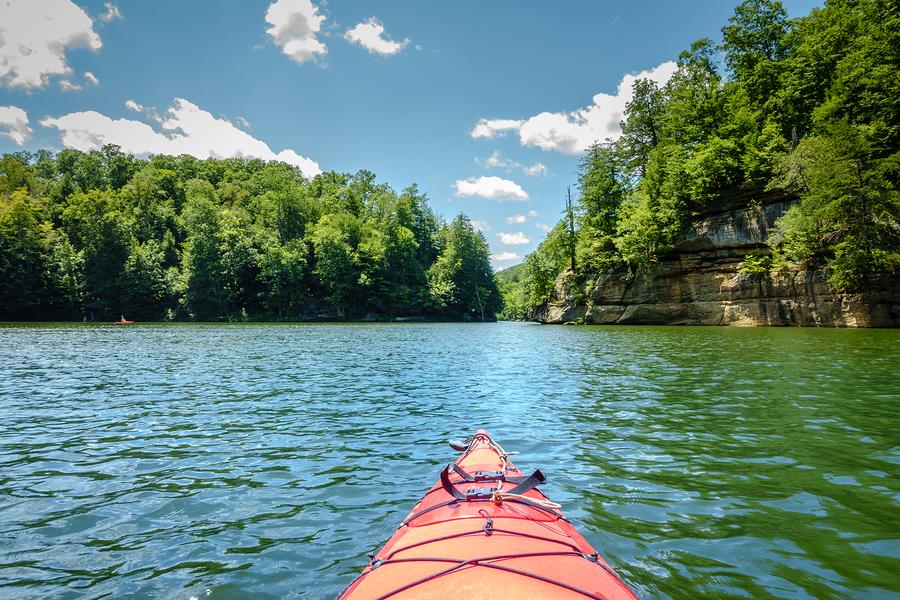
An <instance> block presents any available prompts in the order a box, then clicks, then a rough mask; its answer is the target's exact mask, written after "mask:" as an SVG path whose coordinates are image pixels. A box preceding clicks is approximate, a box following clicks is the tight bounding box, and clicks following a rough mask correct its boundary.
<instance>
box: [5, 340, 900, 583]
mask: <svg viewBox="0 0 900 600" xmlns="http://www.w3.org/2000/svg"><path fill="white" fill-rule="evenodd" d="M898 373H900V332H897V331H884V330H868V331H864V330H797V329H750V330H736V329H717V328H592V327H541V326H536V325H527V324H510V323H500V324H489V325H478V324H471V325H461V324H437V325H423V324H403V325H379V324H372V325H239V326H238V325H234V326H230V325H157V326H135V327H131V328H115V327H112V326H109V327H104V326H78V325H62V326H54V325H43V326H23V327H14V326H6V327H0V402H2V404H0V406H2V409H0V410H2V412H0V597H9V596H12V597H22V598H31V597H33V598H45V597H63V598H75V597H78V598H81V597H88V598H90V597H101V596H107V595H112V596H115V597H148V596H156V597H176V598H184V599H188V598H192V597H193V598H213V599H215V598H238V597H254V598H280V597H285V596H291V597H296V596H297V595H298V594H299V596H300V597H302V598H328V597H333V596H335V595H336V594H337V593H339V592H340V590H341V589H342V588H343V587H344V586H345V585H347V584H348V583H349V582H350V581H351V580H352V578H353V577H354V576H355V574H356V573H357V572H358V571H359V570H360V569H361V568H362V567H363V566H364V564H365V562H366V560H367V558H366V554H367V553H368V552H371V551H373V550H375V549H377V548H378V547H380V546H381V545H382V544H383V543H384V542H385V540H386V539H387V538H388V537H389V536H390V534H391V532H392V531H393V530H394V528H395V527H397V525H398V524H399V522H400V520H401V519H402V518H403V516H404V515H405V514H406V513H407V512H408V511H409V509H410V508H411V506H412V505H413V504H414V503H415V501H416V500H417V499H418V498H419V497H420V496H421V495H422V493H424V491H425V490H426V489H427V488H428V487H429V486H430V485H431V484H432V483H433V481H434V479H435V478H436V476H437V472H438V469H439V468H440V466H441V465H442V464H443V463H445V462H447V461H449V460H451V459H452V458H453V457H454V455H455V453H454V452H453V451H452V450H450V449H449V448H448V447H447V445H446V442H445V441H446V440H447V439H448V438H460V437H464V436H466V435H467V434H469V433H471V432H472V431H473V430H474V429H476V428H478V427H484V428H486V429H488V430H489V431H491V432H492V433H493V434H494V435H495V437H497V439H498V441H500V442H501V443H502V444H503V445H504V446H505V447H506V448H508V449H511V450H519V451H520V452H521V454H520V456H519V457H517V459H516V461H517V463H519V465H520V467H522V468H523V469H531V468H535V467H540V468H541V469H542V470H543V471H544V472H545V473H546V474H547V475H548V479H549V481H548V484H547V485H546V486H544V491H545V492H546V493H547V494H548V495H549V496H550V497H551V498H552V499H553V500H556V501H558V502H561V503H562V504H563V507H564V510H565V511H566V513H567V515H568V516H569V517H571V518H572V520H573V521H574V523H575V524H576V526H577V527H578V528H579V530H580V531H581V532H582V533H583V534H584V535H585V537H587V538H588V540H589V541H590V542H591V543H593V544H594V545H595V546H596V547H597V548H598V549H600V550H601V552H602V553H604V554H605V555H606V557H607V558H608V559H609V561H610V562H612V563H613V565H614V566H616V568H617V569H618V570H619V572H620V574H621V575H622V576H623V577H624V578H625V579H626V580H627V581H628V582H629V583H630V584H631V585H632V586H633V587H634V588H635V589H636V590H637V591H638V592H639V593H640V594H641V595H643V596H645V597H652V598H686V597H704V598H756V599H759V598H785V597H790V598H873V599H874V598H900V525H898V524H900V519H898V514H900V511H898V508H900V478H898V475H900V437H898V425H897V416H896V415H897V413H898V409H900V386H898V377H897V374H898Z"/></svg>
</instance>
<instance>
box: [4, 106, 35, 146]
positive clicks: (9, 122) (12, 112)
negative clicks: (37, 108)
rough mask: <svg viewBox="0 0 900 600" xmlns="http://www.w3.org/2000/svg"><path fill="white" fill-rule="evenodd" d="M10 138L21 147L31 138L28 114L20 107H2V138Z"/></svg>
mask: <svg viewBox="0 0 900 600" xmlns="http://www.w3.org/2000/svg"><path fill="white" fill-rule="evenodd" d="M4 137H8V138H9V139H11V140H12V141H14V142H15V143H16V144H18V145H19V146H21V145H22V144H24V143H25V142H27V141H28V138H30V137H31V127H29V126H28V113H26V112H25V111H24V110H22V109H21V108H19V107H18V106H0V138H4Z"/></svg>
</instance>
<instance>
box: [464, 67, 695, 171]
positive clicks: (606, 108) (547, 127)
mask: <svg viewBox="0 0 900 600" xmlns="http://www.w3.org/2000/svg"><path fill="white" fill-rule="evenodd" d="M676 68H677V66H676V64H675V63H674V62H664V63H662V64H661V65H659V66H658V67H655V68H653V69H650V70H647V71H642V72H640V73H629V74H628V75H625V76H624V77H623V78H622V81H620V82H619V86H618V88H617V89H616V92H615V94H605V93H602V92H601V93H599V94H596V95H595V96H594V98H593V102H592V103H591V105H590V106H587V107H584V108H579V109H577V110H574V111H572V112H542V113H540V114H537V115H534V116H533V117H529V118H528V119H524V120H514V119H481V120H480V121H478V123H476V124H475V127H474V128H473V129H472V131H471V136H472V137H473V138H493V137H495V136H496V135H499V134H502V133H504V132H508V131H518V133H519V141H520V143H521V144H522V145H523V146H533V147H537V148H540V149H542V150H552V151H555V152H562V153H563V154H578V153H580V152H584V151H585V150H587V149H588V148H589V147H590V146H591V144H593V143H594V142H598V141H603V140H606V139H611V140H615V139H618V137H619V136H620V135H621V133H622V132H621V128H620V127H619V123H620V122H621V120H622V119H623V118H624V116H625V105H626V104H628V102H630V101H631V99H632V86H633V85H634V82H635V81H636V80H638V79H651V80H653V81H655V82H656V83H658V84H660V85H663V84H665V83H666V82H667V81H668V80H669V79H670V78H671V77H672V75H673V74H674V73H675V70H676Z"/></svg>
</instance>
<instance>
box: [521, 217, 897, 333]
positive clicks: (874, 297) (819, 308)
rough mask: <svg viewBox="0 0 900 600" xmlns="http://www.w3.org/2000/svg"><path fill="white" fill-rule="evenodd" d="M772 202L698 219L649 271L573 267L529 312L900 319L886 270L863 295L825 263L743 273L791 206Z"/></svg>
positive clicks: (697, 319)
mask: <svg viewBox="0 0 900 600" xmlns="http://www.w3.org/2000/svg"><path fill="white" fill-rule="evenodd" d="M792 202H793V201H791V200H783V199H782V200H779V201H776V202H771V203H769V204H757V205H751V206H750V207H745V208H740V209H736V210H731V211H728V212H724V213H720V214H716V215H710V216H708V217H707V218H704V219H702V220H700V221H697V222H696V223H694V224H693V226H692V227H691V228H690V229H689V230H688V232H687V233H686V234H685V236H684V238H683V239H682V240H681V241H680V242H679V243H678V244H677V245H676V247H675V249H674V251H673V252H672V253H670V254H668V255H666V256H664V257H662V258H661V259H660V261H659V263H658V264H657V265H656V266H655V267H654V268H653V269H652V270H651V271H650V272H646V273H638V274H637V275H636V276H634V277H632V278H629V277H628V276H627V275H624V274H612V275H600V276H597V277H594V278H592V279H590V280H589V281H587V282H585V283H583V284H582V285H577V284H576V282H575V281H574V277H573V274H572V272H571V271H566V272H564V273H562V274H561V275H560V276H559V278H558V279H557V281H556V285H555V288H554V290H553V293H552V294H551V298H550V302H549V303H548V304H546V305H545V306H542V307H540V308H539V309H538V310H537V311H536V312H535V314H534V315H532V317H533V318H534V319H535V320H537V321H540V322H543V323H566V322H571V321H575V322H583V323H590V324H598V325H599V324H666V325H733V326H754V325H800V326H820V327H897V326H900V283H898V281H897V278H896V277H891V276H890V275H885V276H884V277H883V278H882V279H881V280H879V281H876V282H874V283H873V285H872V287H871V289H869V290H867V291H866V293H864V294H852V295H851V294H841V293H838V292H837V291H835V290H834V289H833V288H832V287H831V286H830V285H829V283H828V274H827V273H826V272H825V271H822V270H811V271H801V270H793V271H779V272H776V273H771V274H766V275H744V274H741V273H739V272H738V269H739V268H740V267H741V265H742V264H743V262H744V258H745V257H746V255H747V253H749V252H751V251H754V250H759V249H763V248H766V245H765V241H766V238H767V237H768V235H769V231H770V229H771V228H772V226H773V225H774V223H775V220H776V219H778V217H780V216H781V215H782V214H783V213H784V212H785V211H786V210H787V209H788V208H789V207H790V206H791V204H792Z"/></svg>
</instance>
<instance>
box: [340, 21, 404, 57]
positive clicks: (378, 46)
mask: <svg viewBox="0 0 900 600" xmlns="http://www.w3.org/2000/svg"><path fill="white" fill-rule="evenodd" d="M344 38H345V39H346V40H347V41H348V42H351V43H353V44H359V45H360V46H362V47H363V48H365V49H366V50H368V51H369V53H370V54H381V55H382V56H393V55H394V54H397V53H398V52H400V51H401V50H403V49H404V48H406V47H407V46H408V45H409V42H410V39H409V38H406V39H404V40H403V41H402V42H395V41H394V40H390V39H388V38H386V37H384V25H382V24H381V22H380V21H379V20H378V19H376V18H375V17H370V18H369V20H368V21H363V22H362V23H357V24H356V25H355V26H354V27H351V28H350V29H348V30H347V32H346V33H345V34H344Z"/></svg>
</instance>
